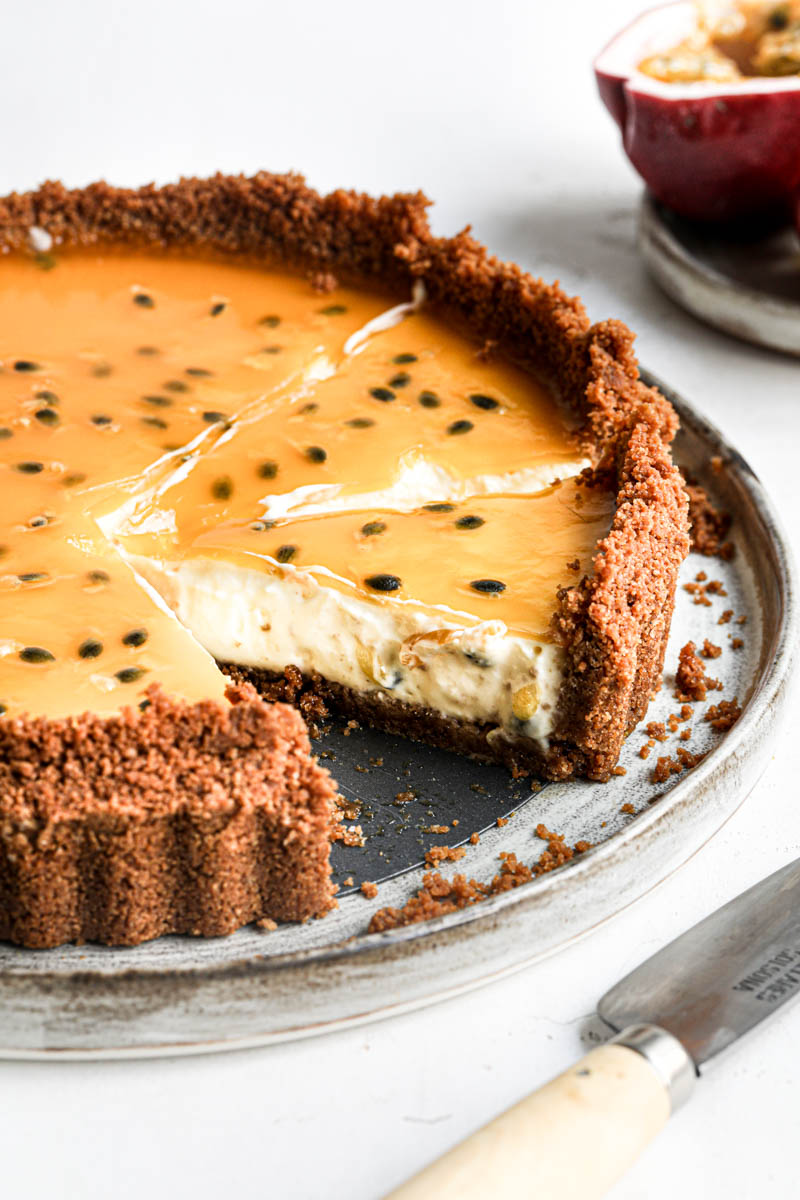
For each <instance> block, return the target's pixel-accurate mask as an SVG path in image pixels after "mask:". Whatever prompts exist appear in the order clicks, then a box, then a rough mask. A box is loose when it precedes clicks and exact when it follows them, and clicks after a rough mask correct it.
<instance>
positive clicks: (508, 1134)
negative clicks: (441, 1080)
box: [386, 1025, 695, 1200]
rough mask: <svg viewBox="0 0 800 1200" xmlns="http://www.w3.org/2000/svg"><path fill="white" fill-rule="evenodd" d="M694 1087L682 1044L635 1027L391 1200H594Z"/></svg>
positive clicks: (691, 1068)
mask: <svg viewBox="0 0 800 1200" xmlns="http://www.w3.org/2000/svg"><path fill="white" fill-rule="evenodd" d="M694 1078H695V1068H694V1064H693V1062H692V1060H691V1059H690V1057H689V1055H688V1054H687V1053H686V1051H685V1050H684V1048H683V1046H682V1045H681V1043H680V1042H679V1041H678V1040H677V1038H674V1037H673V1036H672V1034H670V1033H667V1032H666V1031H665V1030H663V1029H659V1028H657V1027H656V1026H655V1025H634V1026H630V1027H629V1028H628V1029H626V1030H624V1031H623V1032H622V1033H621V1034H619V1035H618V1036H617V1037H616V1038H614V1039H613V1041H611V1042H607V1043H606V1044H605V1045H603V1046H598V1047H597V1048H596V1049H595V1050H590V1051H589V1053H588V1054H587V1055H586V1056H585V1057H584V1058H582V1059H581V1061H580V1062H579V1063H577V1064H576V1065H575V1066H574V1067H572V1068H571V1069H570V1070H569V1071H565V1072H564V1074H563V1075H558V1076H557V1077H556V1078H555V1079H551V1080H550V1082H549V1083H546V1084H545V1085H544V1087H541V1088H539V1090H538V1091H537V1092H534V1093H533V1095H531V1096H528V1097H526V1099H524V1100H521V1101H520V1102H519V1104H515V1105H514V1107H513V1108H509V1109H508V1110H507V1111H506V1112H504V1113H502V1114H501V1115H500V1116H499V1117H497V1118H495V1120H494V1121H491V1122H490V1123H489V1124H488V1125H485V1126H484V1127H483V1129H479V1130H478V1131H477V1132H476V1133H473V1134H472V1135H471V1136H470V1137H468V1138H467V1139H466V1141H464V1142H461V1143H460V1144H459V1145H457V1146H454V1147H453V1149H452V1150H450V1151H448V1153H447V1154H445V1155H444V1157H443V1158H440V1159H438V1161H436V1162H434V1163H431V1165H430V1166H429V1167H426V1168H425V1169H424V1170H423V1171H421V1172H420V1174H419V1175H415V1176H414V1178H413V1179H411V1180H409V1182H408V1183H406V1184H403V1185H402V1187H399V1188H398V1189H397V1190H396V1191H394V1192H392V1193H391V1195H390V1196H387V1197H386V1200H486V1197H487V1196H494V1195H508V1196H518V1197H520V1200H522V1198H523V1197H528V1196H530V1197H531V1198H532V1200H533V1197H535V1198H536V1200H595V1198H596V1197H598V1196H604V1195H605V1194H606V1192H607V1191H608V1189H609V1188H610V1187H611V1186H612V1184H614V1183H615V1182H616V1181H617V1180H618V1179H620V1178H621V1177H622V1175H624V1174H625V1172H626V1171H627V1170H628V1168H629V1167H630V1166H631V1165H632V1163H633V1162H634V1161H635V1160H636V1158H638V1156H639V1154H640V1153H641V1152H642V1150H644V1148H645V1146H646V1145H647V1144H648V1143H649V1142H650V1141H652V1139H653V1138H654V1137H655V1135H656V1134H657V1133H658V1132H659V1130H660V1129H661V1128H662V1126H663V1125H664V1124H665V1123H666V1121H667V1118H668V1117H669V1115H670V1113H671V1112H673V1111H674V1110H675V1108H677V1107H678V1105H679V1104H681V1103H682V1102H683V1101H684V1100H685V1099H687V1097H688V1095H689V1093H690V1091H691V1088H692V1086H693V1084H694Z"/></svg>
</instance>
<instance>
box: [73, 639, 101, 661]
mask: <svg viewBox="0 0 800 1200" xmlns="http://www.w3.org/2000/svg"><path fill="white" fill-rule="evenodd" d="M102 653H103V643H102V642H99V641H98V640H97V638H87V639H86V641H85V642H81V644H80V646H78V657H79V658H99V657H100V655H101V654H102Z"/></svg>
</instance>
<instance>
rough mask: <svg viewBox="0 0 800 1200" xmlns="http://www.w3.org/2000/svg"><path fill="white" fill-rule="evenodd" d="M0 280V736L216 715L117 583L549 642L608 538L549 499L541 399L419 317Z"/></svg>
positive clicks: (97, 260)
mask: <svg viewBox="0 0 800 1200" xmlns="http://www.w3.org/2000/svg"><path fill="white" fill-rule="evenodd" d="M1 269H2V272H3V281H4V287H3V289H2V291H1V292H0V362H2V369H1V370H0V434H1V436H0V480H1V481H2V483H1V485H0V486H2V495H3V498H4V504H3V513H2V518H0V521H1V522H2V524H1V525H0V706H2V707H0V712H5V713H6V714H8V715H11V716H13V715H16V714H19V713H22V712H26V711H27V712H31V713H45V714H48V715H63V714H66V713H70V712H77V711H83V710H87V709H88V710H94V711H99V712H109V711H115V710H118V709H119V708H120V706H122V705H124V704H129V703H135V702H137V701H141V698H142V694H143V692H144V691H145V689H146V688H147V687H148V686H149V685H150V684H151V683H153V682H160V683H162V684H163V685H164V687H165V688H166V689H167V690H168V691H170V692H171V693H173V694H176V695H180V696H184V697H186V698H188V699H197V698H200V697H209V696H214V697H218V696H221V695H222V693H223V686H224V680H223V678H222V676H221V675H220V673H219V671H218V669H217V667H216V665H215V664H214V661H213V659H212V658H211V657H210V655H209V654H208V653H206V651H205V650H204V649H203V648H202V647H201V646H200V645H199V644H198V642H197V641H196V640H195V638H194V637H193V636H192V632H191V629H189V630H187V629H185V628H183V627H182V625H181V624H180V623H179V622H178V621H177V620H176V619H175V617H174V616H173V615H172V613H171V612H170V610H169V608H168V606H167V605H166V604H165V603H164V602H163V601H162V600H161V599H160V597H159V596H158V595H157V594H156V592H155V591H154V590H153V589H152V588H151V587H149V586H148V585H147V584H145V583H144V582H143V580H142V578H141V576H140V575H139V574H137V573H136V571H135V570H134V569H133V567H132V566H131V563H136V564H140V563H142V562H147V561H156V560H159V561H162V562H164V561H169V562H171V563H179V562H186V561H197V560H208V561H210V562H213V563H214V564H216V565H217V566H218V565H220V564H222V565H227V566H229V567H230V568H231V570H232V571H233V568H235V567H239V566H242V565H245V566H246V567H247V568H250V569H255V570H257V571H259V572H261V573H263V575H264V576H270V577H273V578H275V577H276V578H282V577H283V576H285V575H286V574H287V573H291V574H292V577H293V578H294V579H295V580H297V579H303V578H305V579H307V580H308V581H309V582H314V583H315V584H317V585H320V586H324V587H326V588H331V589H334V590H338V591H340V592H343V593H347V594H354V595H357V596H358V597H359V599H360V600H363V601H364V602H366V603H369V604H372V605H383V606H386V605H399V606H408V605H410V606H412V607H413V608H415V609H416V610H419V611H420V612H423V613H426V614H429V615H433V616H434V617H436V615H437V614H441V613H443V612H444V613H447V614H448V620H449V621H450V622H451V623H452V622H453V620H456V621H457V622H460V623H461V624H463V625H475V624H478V623H480V622H483V621H487V620H491V621H499V622H502V623H503V624H504V625H505V626H506V628H507V629H508V630H509V631H512V632H514V633H516V634H519V635H521V636H531V637H537V638H540V639H545V640H546V639H547V637H548V622H549V617H550V615H551V613H552V611H553V609H554V607H555V603H556V593H557V590H558V588H559V587H560V586H562V585H564V584H566V583H570V582H574V580H575V578H576V577H579V575H578V574H577V573H578V572H579V571H580V570H583V569H585V568H586V566H587V565H588V562H589V559H590V557H591V553H592V549H593V547H594V545H595V543H596V541H597V540H598V538H599V537H600V536H602V535H603V533H605V531H606V530H607V529H608V527H609V524H610V520H611V508H612V504H611V499H610V497H609V496H606V495H603V494H598V493H596V492H592V491H591V490H590V489H587V488H584V487H581V488H578V487H576V485H575V483H574V482H572V483H569V482H567V483H564V484H561V485H556V486H553V482H554V479H555V478H556V477H558V476H560V477H563V478H568V477H569V476H574V475H575V474H577V472H578V471H579V470H580V469H581V467H582V466H583V465H584V461H585V460H584V459H583V458H582V456H581V454H580V452H579V451H578V450H577V448H576V445H575V442H574V439H573V437H572V435H571V433H570V430H569V429H568V428H567V426H566V424H565V422H564V419H563V416H562V414H561V413H560V411H559V409H558V407H557V405H556V404H555V402H554V400H553V398H552V397H551V396H550V395H549V394H548V392H547V391H546V390H545V389H544V388H543V387H541V386H539V385H538V384H537V383H536V382H535V381H534V380H533V379H532V378H531V376H530V375H528V374H525V373H523V372H521V371H519V370H517V369H516V368H515V367H513V366H511V365H509V364H508V363H505V362H502V361H500V360H489V361H487V360H486V358H485V357H484V356H482V355H481V354H479V353H477V351H478V349H479V348H478V347H476V346H475V345H474V344H472V343H471V342H470V341H469V340H468V339H466V338H464V337H462V336H461V335H459V334H458V333H455V332H454V331H452V330H451V329H449V328H448V327H446V326H445V325H443V324H442V323H441V322H440V321H439V320H438V319H437V318H435V317H434V316H433V315H431V314H430V313H428V312H427V311H426V310H425V308H424V305H423V306H422V307H420V306H419V304H417V305H413V304H406V305H404V306H402V307H401V308H400V309H397V310H394V311H393V313H392V314H390V317H389V319H386V317H385V315H384V314H386V310H387V308H388V307H389V305H390V304H391V301H389V302H387V299H386V297H384V296H381V295H377V294H371V293H369V292H366V291H361V290H355V289H352V288H347V287H337V288H336V289H335V290H334V291H333V292H331V293H329V294H326V295H320V294H318V293H317V292H315V291H314V290H313V289H312V287H311V286H310V285H309V283H308V282H307V281H306V280H304V279H301V278H299V277H296V276H292V275H290V274H288V273H284V272H273V271H267V270H265V269H263V267H262V266H260V265H259V264H256V263H249V262H244V261H236V262H234V261H231V260H230V259H224V258H221V257H212V256H206V257H201V256H198V255H197V254H193V255H192V256H187V255H185V254H183V253H181V252H177V251H170V252H164V253H157V252H147V253H145V252H133V251H130V250H128V251H121V250H120V251H104V252H102V253H100V252H97V251H94V250H92V251H89V250H70V251H68V252H63V253H55V254H48V255H47V256H46V261H45V262H43V261H42V255H41V254H32V255H22V254H19V255H10V256H8V257H7V258H6V259H5V260H4V262H3V264H2V268H1ZM371 323H372V324H371ZM568 563H569V564H570V565H569V566H568V565H567V564H568ZM376 581H377V582H376ZM386 581H391V586H389V585H388V583H387V582H386ZM487 581H493V582H494V583H496V584H498V585H502V586H497V587H492V588H489V587H484V586H476V583H477V584H479V585H480V584H485V583H487ZM231 587H232V588H233V587H235V583H234V582H232V583H231Z"/></svg>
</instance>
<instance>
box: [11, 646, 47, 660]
mask: <svg viewBox="0 0 800 1200" xmlns="http://www.w3.org/2000/svg"><path fill="white" fill-rule="evenodd" d="M19 656H20V658H21V659H22V661H23V662H26V663H46V662H55V660H56V656H55V654H51V653H50V651H49V650H45V649H44V647H43V646H26V647H25V648H24V650H20V652H19Z"/></svg>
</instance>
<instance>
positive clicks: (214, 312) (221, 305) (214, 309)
mask: <svg viewBox="0 0 800 1200" xmlns="http://www.w3.org/2000/svg"><path fill="white" fill-rule="evenodd" d="M227 307H228V306H227V304H226V303H225V301H224V300H218V301H217V303H216V304H212V305H211V310H210V312H211V316H212V317H218V316H219V315H220V313H224V312H225V309H226V308H227Z"/></svg>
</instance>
